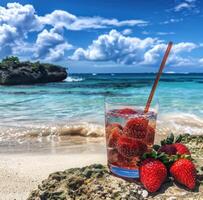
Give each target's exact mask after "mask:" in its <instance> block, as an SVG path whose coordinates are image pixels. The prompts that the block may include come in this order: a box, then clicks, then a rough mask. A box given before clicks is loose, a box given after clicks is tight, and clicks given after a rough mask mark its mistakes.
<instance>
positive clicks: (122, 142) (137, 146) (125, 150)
mask: <svg viewBox="0 0 203 200" xmlns="http://www.w3.org/2000/svg"><path fill="white" fill-rule="evenodd" d="M117 149H118V152H119V153H120V154H121V155H123V156H125V157H128V158H130V157H134V156H141V155H142V154H144V153H145V152H146V151H147V146H146V144H145V143H143V142H141V141H139V140H136V139H133V138H129V137H126V136H122V137H120V138H119V139H118V141H117Z"/></svg>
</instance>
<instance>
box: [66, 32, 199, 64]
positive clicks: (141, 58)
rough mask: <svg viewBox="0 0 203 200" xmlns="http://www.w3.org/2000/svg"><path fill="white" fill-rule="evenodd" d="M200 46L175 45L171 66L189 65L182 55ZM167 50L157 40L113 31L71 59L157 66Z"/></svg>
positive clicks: (191, 44)
mask: <svg viewBox="0 0 203 200" xmlns="http://www.w3.org/2000/svg"><path fill="white" fill-rule="evenodd" d="M197 47H198V45H196V44H194V43H189V42H186V43H184V42H182V43H178V44H175V45H174V46H173V49H172V53H171V56H170V60H169V61H170V63H171V64H177V65H179V64H184V62H185V63H187V64H188V59H186V58H184V59H183V58H182V57H181V53H184V52H190V51H192V50H193V49H195V48H197ZM165 49H166V44H165V43H163V42H162V41H160V40H158V39H157V38H150V37H147V38H144V39H140V38H137V37H129V36H125V35H123V34H122V33H120V32H118V31H116V30H112V31H110V32H109V33H108V34H104V35H100V36H99V37H98V38H97V40H94V41H93V42H92V44H91V45H89V46H88V48H87V49H83V48H78V49H77V50H76V51H75V52H74V53H73V55H72V56H71V57H70V59H72V60H89V61H113V62H115V63H121V64H131V65H134V64H138V65H153V64H156V63H157V62H158V61H159V60H160V57H161V56H162V55H163V52H164V50H165Z"/></svg>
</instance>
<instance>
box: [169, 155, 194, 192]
mask: <svg viewBox="0 0 203 200" xmlns="http://www.w3.org/2000/svg"><path fill="white" fill-rule="evenodd" d="M170 173H171V175H172V176H173V177H174V179H175V180H176V181H177V182H179V183H181V184H183V185H185V186H186V187H187V188H189V189H190V190H193V189H194V188H195V185H196V177H197V172H196V169H195V166H194V164H193V162H192V161H191V160H188V159H185V158H181V159H179V160H177V161H175V162H174V163H173V165H172V166H171V168H170Z"/></svg>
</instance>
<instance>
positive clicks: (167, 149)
mask: <svg viewBox="0 0 203 200" xmlns="http://www.w3.org/2000/svg"><path fill="white" fill-rule="evenodd" d="M158 152H159V153H161V152H164V153H166V154H168V155H170V156H171V155H175V154H176V152H177V150H176V148H175V146H174V145H173V144H165V145H163V146H161V147H160V148H159V150H158Z"/></svg>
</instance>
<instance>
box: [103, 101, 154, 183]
mask: <svg viewBox="0 0 203 200" xmlns="http://www.w3.org/2000/svg"><path fill="white" fill-rule="evenodd" d="M123 100H124V102H123ZM132 100H134V101H135V102H136V100H135V99H131V101H132ZM126 102H128V103H126ZM133 104H135V103H130V99H128V98H123V99H122V98H121V99H116V98H112V99H111V100H107V101H106V116H105V118H106V143H107V158H108V166H109V169H110V171H111V172H112V173H113V174H115V175H117V176H120V177H123V178H127V179H138V178H139V167H138V162H139V160H140V157H141V156H142V155H143V154H144V153H146V152H150V151H151V149H152V146H153V143H154V137H155V128H156V118H157V111H156V110H157V109H156V107H155V109H154V108H153V106H151V108H152V109H151V110H149V112H148V113H144V108H143V107H141V106H140V107H139V106H135V105H133Z"/></svg>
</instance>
